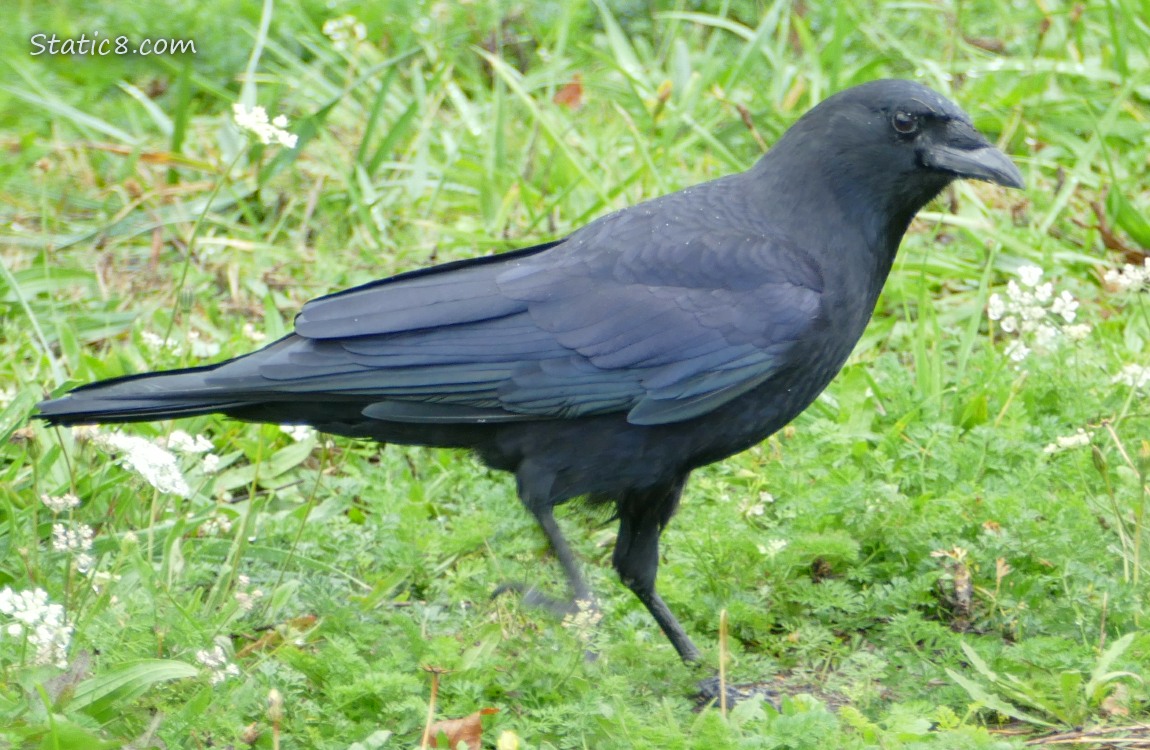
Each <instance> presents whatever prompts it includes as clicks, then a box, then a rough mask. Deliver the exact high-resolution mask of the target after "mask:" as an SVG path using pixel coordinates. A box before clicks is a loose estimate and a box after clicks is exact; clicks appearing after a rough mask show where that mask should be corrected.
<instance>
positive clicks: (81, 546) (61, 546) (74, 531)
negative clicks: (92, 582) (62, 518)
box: [52, 523, 96, 573]
mask: <svg viewBox="0 0 1150 750" xmlns="http://www.w3.org/2000/svg"><path fill="white" fill-rule="evenodd" d="M93 537H95V533H94V532H93V531H92V527H91V526H89V525H88V524H86V523H76V524H63V523H54V524H52V549H54V550H56V551H57V552H72V553H74V554H75V556H76V570H78V571H80V572H81V573H87V572H88V571H90V570H91V569H92V566H93V565H94V564H95V563H96V558H94V557H92V539H93Z"/></svg>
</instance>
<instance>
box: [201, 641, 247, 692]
mask: <svg viewBox="0 0 1150 750" xmlns="http://www.w3.org/2000/svg"><path fill="white" fill-rule="evenodd" d="M220 640H223V641H225V642H226V639H217V641H220ZM196 661H198V662H199V663H200V664H202V665H203V666H204V668H205V669H207V670H208V673H209V679H210V680H211V682H212V684H213V685H218V684H220V683H221V682H223V681H224V680H226V679H227V678H229V677H235V676H237V675H239V673H240V668H239V667H237V666H236V665H235V664H232V663H231V662H230V661H228V655H227V653H226V652H225V651H224V648H223V645H221V643H219V642H217V643H216V645H215V646H213V647H212V648H210V649H208V648H205V649H200V650H199V651H197V652H196Z"/></svg>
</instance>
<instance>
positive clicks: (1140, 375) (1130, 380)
mask: <svg viewBox="0 0 1150 750" xmlns="http://www.w3.org/2000/svg"><path fill="white" fill-rule="evenodd" d="M1110 382H1111V383H1121V384H1122V385H1126V386H1129V387H1131V388H1136V389H1138V390H1141V389H1142V388H1145V387H1146V386H1147V384H1150V367H1143V366H1142V365H1137V364H1128V365H1126V366H1125V367H1123V368H1122V371H1121V372H1119V373H1118V374H1117V375H1115V376H1114V377H1113V378H1111V380H1110Z"/></svg>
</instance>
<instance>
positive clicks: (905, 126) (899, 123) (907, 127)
mask: <svg viewBox="0 0 1150 750" xmlns="http://www.w3.org/2000/svg"><path fill="white" fill-rule="evenodd" d="M890 124H891V126H892V127H894V129H895V130H896V131H898V132H899V133H902V134H903V135H910V134H911V133H913V132H914V131H916V130H918V118H917V117H915V116H914V115H912V114H910V113H909V112H895V113H894V117H892V118H890Z"/></svg>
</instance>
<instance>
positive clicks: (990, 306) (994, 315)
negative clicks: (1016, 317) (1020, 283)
mask: <svg viewBox="0 0 1150 750" xmlns="http://www.w3.org/2000/svg"><path fill="white" fill-rule="evenodd" d="M1005 313H1006V303H1005V302H1003V301H1002V295H1001V294H998V293H997V292H995V293H994V294H992V295H990V299H988V300H987V301H986V317H988V318H990V319H991V320H1002V316H1003V315H1004V314H1005Z"/></svg>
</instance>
